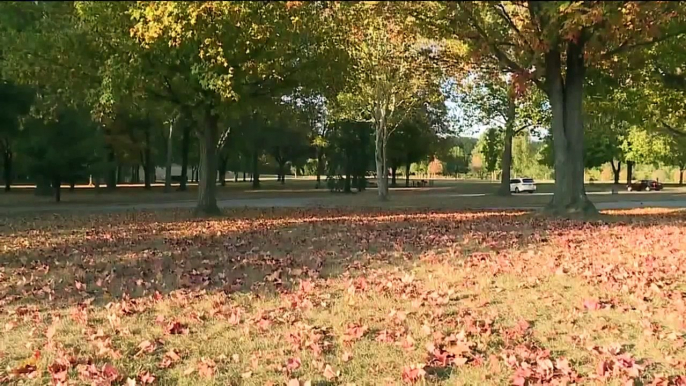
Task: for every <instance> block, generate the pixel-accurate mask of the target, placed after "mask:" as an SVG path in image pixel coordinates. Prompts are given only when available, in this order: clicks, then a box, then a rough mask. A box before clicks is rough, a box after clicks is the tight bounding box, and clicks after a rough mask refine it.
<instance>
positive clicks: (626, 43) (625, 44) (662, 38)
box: [602, 29, 686, 59]
mask: <svg viewBox="0 0 686 386" xmlns="http://www.w3.org/2000/svg"><path fill="white" fill-rule="evenodd" d="M683 34H686V29H682V30H679V31H676V32H673V33H668V34H664V35H662V36H660V37H655V38H650V39H648V40H644V41H642V42H638V43H634V44H629V39H627V40H625V41H624V42H623V43H622V44H620V45H619V47H617V48H615V49H612V50H610V51H608V52H606V53H604V54H603V55H602V57H603V58H605V59H606V58H609V57H611V56H612V55H616V54H620V53H623V52H627V51H630V50H633V49H634V48H638V47H646V46H650V45H653V44H657V43H660V42H663V41H665V40H669V39H671V38H675V37H679V36H681V35H683Z"/></svg>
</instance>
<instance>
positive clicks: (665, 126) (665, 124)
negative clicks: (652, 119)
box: [662, 120, 686, 137]
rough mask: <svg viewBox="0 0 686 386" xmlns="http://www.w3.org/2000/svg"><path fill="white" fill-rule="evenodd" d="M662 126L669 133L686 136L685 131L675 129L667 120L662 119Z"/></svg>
mask: <svg viewBox="0 0 686 386" xmlns="http://www.w3.org/2000/svg"><path fill="white" fill-rule="evenodd" d="M662 126H664V128H665V129H667V131H668V132H669V133H670V134H673V135H676V136H680V137H686V132H683V131H681V130H677V129H675V128H674V127H672V126H670V125H668V124H667V122H665V121H664V120H662Z"/></svg>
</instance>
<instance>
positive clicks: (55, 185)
mask: <svg viewBox="0 0 686 386" xmlns="http://www.w3.org/2000/svg"><path fill="white" fill-rule="evenodd" d="M61 186H62V180H61V179H60V177H59V176H57V177H55V178H54V179H53V181H52V189H53V191H54V193H55V202H60V200H61V199H62V189H60V188H61Z"/></svg>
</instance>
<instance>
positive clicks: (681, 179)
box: [679, 168, 684, 186]
mask: <svg viewBox="0 0 686 386" xmlns="http://www.w3.org/2000/svg"><path fill="white" fill-rule="evenodd" d="M683 184H684V168H681V169H679V186H681V185H683Z"/></svg>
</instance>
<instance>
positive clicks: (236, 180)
mask: <svg viewBox="0 0 686 386" xmlns="http://www.w3.org/2000/svg"><path fill="white" fill-rule="evenodd" d="M233 182H238V171H234V172H233Z"/></svg>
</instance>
